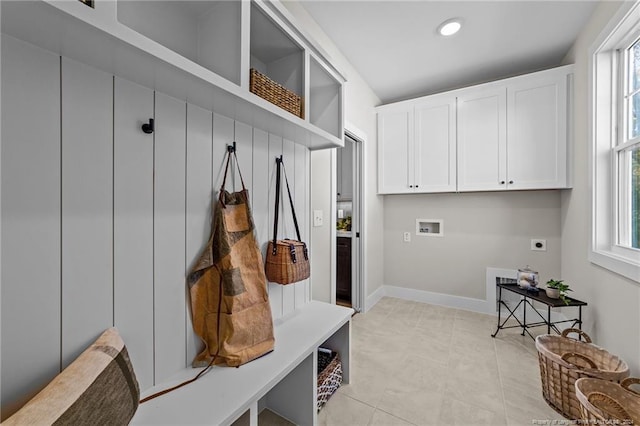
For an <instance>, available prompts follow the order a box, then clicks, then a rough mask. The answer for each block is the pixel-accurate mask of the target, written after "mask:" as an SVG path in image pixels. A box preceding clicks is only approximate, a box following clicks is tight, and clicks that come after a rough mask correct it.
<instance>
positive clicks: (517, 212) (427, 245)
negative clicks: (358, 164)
mask: <svg viewBox="0 0 640 426" xmlns="http://www.w3.org/2000/svg"><path fill="white" fill-rule="evenodd" d="M416 219H442V220H443V221H444V222H443V229H444V235H443V236H442V237H424V236H416V235H415V233H416ZM404 232H410V233H411V242H408V243H406V242H404V241H403V233H404ZM531 238H543V239H546V240H547V247H548V249H547V251H546V252H543V251H535V252H534V251H531V250H530V247H531V244H530V241H531ZM384 241H385V245H384V262H385V267H384V274H385V275H384V282H385V285H391V286H397V287H405V288H410V289H415V290H424V291H429V292H435V293H443V294H447V295H453V296H462V297H470V298H473V299H481V300H484V299H485V292H486V283H485V277H486V267H488V266H489V267H497V268H504V269H518V268H523V267H525V266H526V265H530V266H531V268H532V269H534V270H536V271H538V272H539V273H540V280H541V281H542V280H544V281H546V280H547V279H549V278H552V277H553V278H557V277H559V276H560V192H559V191H517V192H509V193H504V192H502V193H500V192H483V193H459V194H429V195H416V194H411V195H390V196H386V199H385V220H384Z"/></svg>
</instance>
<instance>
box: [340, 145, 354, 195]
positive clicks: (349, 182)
mask: <svg viewBox="0 0 640 426" xmlns="http://www.w3.org/2000/svg"><path fill="white" fill-rule="evenodd" d="M338 158H339V161H338V167H340V170H339V171H338V200H344V201H350V200H352V199H353V142H351V141H350V140H349V139H348V138H345V141H344V148H338Z"/></svg>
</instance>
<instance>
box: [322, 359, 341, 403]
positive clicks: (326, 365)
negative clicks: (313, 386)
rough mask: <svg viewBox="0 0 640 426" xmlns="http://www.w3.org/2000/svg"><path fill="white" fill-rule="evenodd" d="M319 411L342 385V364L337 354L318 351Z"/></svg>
mask: <svg viewBox="0 0 640 426" xmlns="http://www.w3.org/2000/svg"><path fill="white" fill-rule="evenodd" d="M318 370H319V371H318V411H320V409H321V408H322V406H323V405H324V404H325V403H326V402H327V401H328V400H329V398H330V397H331V395H333V394H334V392H335V391H337V390H338V388H339V387H340V385H341V384H342V362H340V357H339V356H338V353H337V352H332V353H331V354H327V353H324V352H321V351H318Z"/></svg>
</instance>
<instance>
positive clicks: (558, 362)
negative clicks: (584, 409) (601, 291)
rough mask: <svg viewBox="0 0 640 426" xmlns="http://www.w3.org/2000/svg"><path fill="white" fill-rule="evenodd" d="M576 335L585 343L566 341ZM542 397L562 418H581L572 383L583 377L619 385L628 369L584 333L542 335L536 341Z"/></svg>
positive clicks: (569, 330) (570, 330) (626, 375)
mask: <svg viewBox="0 0 640 426" xmlns="http://www.w3.org/2000/svg"><path fill="white" fill-rule="evenodd" d="M569 333H578V334H579V335H581V336H582V337H583V338H584V339H585V340H586V342H581V341H578V340H575V339H571V338H568V337H567V335H568V334H569ZM536 349H537V350H538V361H539V362H540V379H541V381H542V396H543V397H544V399H545V400H546V401H547V403H548V404H549V405H550V406H551V407H552V408H554V409H555V410H556V411H558V412H559V413H560V414H562V415H563V416H565V417H567V418H569V419H573V420H577V419H579V418H580V403H579V402H578V400H577V398H576V389H575V382H576V380H578V379H580V378H583V377H593V378H597V379H603V380H608V381H612V382H619V381H621V380H622V379H624V378H625V377H628V376H629V367H628V366H627V364H626V363H625V362H624V361H623V360H622V359H620V358H619V357H617V356H615V355H612V354H611V353H609V352H607V351H606V350H605V349H603V348H601V347H599V346H597V345H594V344H593V343H591V338H590V337H589V336H588V335H587V334H586V333H584V332H583V331H580V330H577V329H573V328H570V329H567V330H564V331H563V332H562V336H558V335H552V334H544V335H541V336H538V337H537V338H536Z"/></svg>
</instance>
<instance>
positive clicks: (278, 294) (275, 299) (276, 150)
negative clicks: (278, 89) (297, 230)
mask: <svg viewBox="0 0 640 426" xmlns="http://www.w3.org/2000/svg"><path fill="white" fill-rule="evenodd" d="M280 155H282V138H281V137H280V136H275V135H272V134H269V156H268V162H269V224H270V226H271V227H273V221H274V208H275V191H276V157H280ZM283 205H284V200H283V199H282V193H281V194H280V212H281V213H282V206H283ZM280 216H282V214H280ZM282 223H283V222H282V220H281V221H280V223H279V224H278V238H281V235H282V232H283V225H282ZM272 233H273V231H270V234H269V238H273V235H272ZM269 300H270V301H271V313H272V314H273V319H278V318H280V317H282V286H281V285H280V284H274V283H269Z"/></svg>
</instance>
